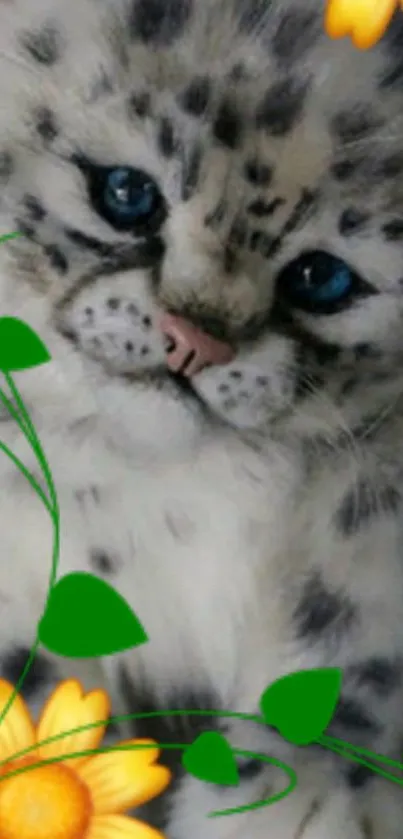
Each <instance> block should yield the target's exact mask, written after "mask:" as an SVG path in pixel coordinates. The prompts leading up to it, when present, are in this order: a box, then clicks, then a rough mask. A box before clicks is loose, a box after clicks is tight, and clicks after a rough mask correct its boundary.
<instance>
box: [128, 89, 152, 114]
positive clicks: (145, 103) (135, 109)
mask: <svg viewBox="0 0 403 839" xmlns="http://www.w3.org/2000/svg"><path fill="white" fill-rule="evenodd" d="M128 109H129V116H136V117H140V119H144V117H147V116H149V114H150V110H151V96H150V94H149V93H148V92H147V91H142V92H140V93H139V92H137V91H136V93H132V94H131V96H129V102H128Z"/></svg>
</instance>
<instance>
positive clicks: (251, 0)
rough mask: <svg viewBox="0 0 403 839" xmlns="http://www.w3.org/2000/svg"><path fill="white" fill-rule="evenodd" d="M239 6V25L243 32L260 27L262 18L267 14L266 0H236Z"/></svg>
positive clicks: (252, 30)
mask: <svg viewBox="0 0 403 839" xmlns="http://www.w3.org/2000/svg"><path fill="white" fill-rule="evenodd" d="M237 5H238V7H239V26H240V29H241V30H242V31H243V32H254V31H255V30H256V31H258V30H259V29H260V26H261V23H262V20H263V18H264V16H265V15H267V10H268V2H267V0H237Z"/></svg>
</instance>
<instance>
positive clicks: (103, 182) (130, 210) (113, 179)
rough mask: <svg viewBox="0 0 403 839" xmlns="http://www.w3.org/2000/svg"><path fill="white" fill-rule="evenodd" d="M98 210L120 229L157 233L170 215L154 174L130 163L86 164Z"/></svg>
mask: <svg viewBox="0 0 403 839" xmlns="http://www.w3.org/2000/svg"><path fill="white" fill-rule="evenodd" d="M82 168H83V170H84V171H85V174H86V176H87V179H88V185H89V191H90V196H91V199H92V203H93V205H94V207H95V209H96V210H97V212H98V213H99V214H100V215H101V216H103V218H104V219H106V221H108V222H109V224H111V225H112V226H113V227H115V228H116V229H117V230H125V231H131V232H133V233H134V234H136V235H138V236H147V235H152V234H154V233H156V231H157V230H158V229H159V228H160V227H161V225H162V223H163V221H164V220H165V218H166V207H165V201H164V199H163V196H162V195H161V192H160V190H159V188H158V186H157V184H156V183H155V181H154V180H153V178H151V177H150V175H148V174H147V172H144V171H143V170H142V169H133V168H132V167H130V166H117V167H114V168H112V167H109V168H108V167H101V166H93V165H92V166H91V165H88V164H86V165H83V164H82Z"/></svg>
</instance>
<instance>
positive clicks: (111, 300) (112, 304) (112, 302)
mask: <svg viewBox="0 0 403 839" xmlns="http://www.w3.org/2000/svg"><path fill="white" fill-rule="evenodd" d="M106 305H107V307H108V309H111V310H112V311H113V312H116V310H117V309H119V306H120V300H119V298H118V297H108V300H107V301H106Z"/></svg>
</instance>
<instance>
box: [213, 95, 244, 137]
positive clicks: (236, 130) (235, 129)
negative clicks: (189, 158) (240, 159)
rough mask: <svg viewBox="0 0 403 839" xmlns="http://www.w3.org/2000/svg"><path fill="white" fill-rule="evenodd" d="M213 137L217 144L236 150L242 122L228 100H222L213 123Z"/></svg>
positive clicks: (232, 104)
mask: <svg viewBox="0 0 403 839" xmlns="http://www.w3.org/2000/svg"><path fill="white" fill-rule="evenodd" d="M212 130H213V135H214V137H215V139H216V140H218V142H219V143H222V145H223V146H226V147H227V148H229V149H236V148H237V147H238V145H239V143H240V140H241V132H242V121H241V118H240V116H239V114H238V112H237V110H236V107H235V105H234V103H233V102H231V100H230V99H223V101H222V102H221V105H220V107H219V109H218V111H217V114H216V117H215V119H214V123H213V129H212Z"/></svg>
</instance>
